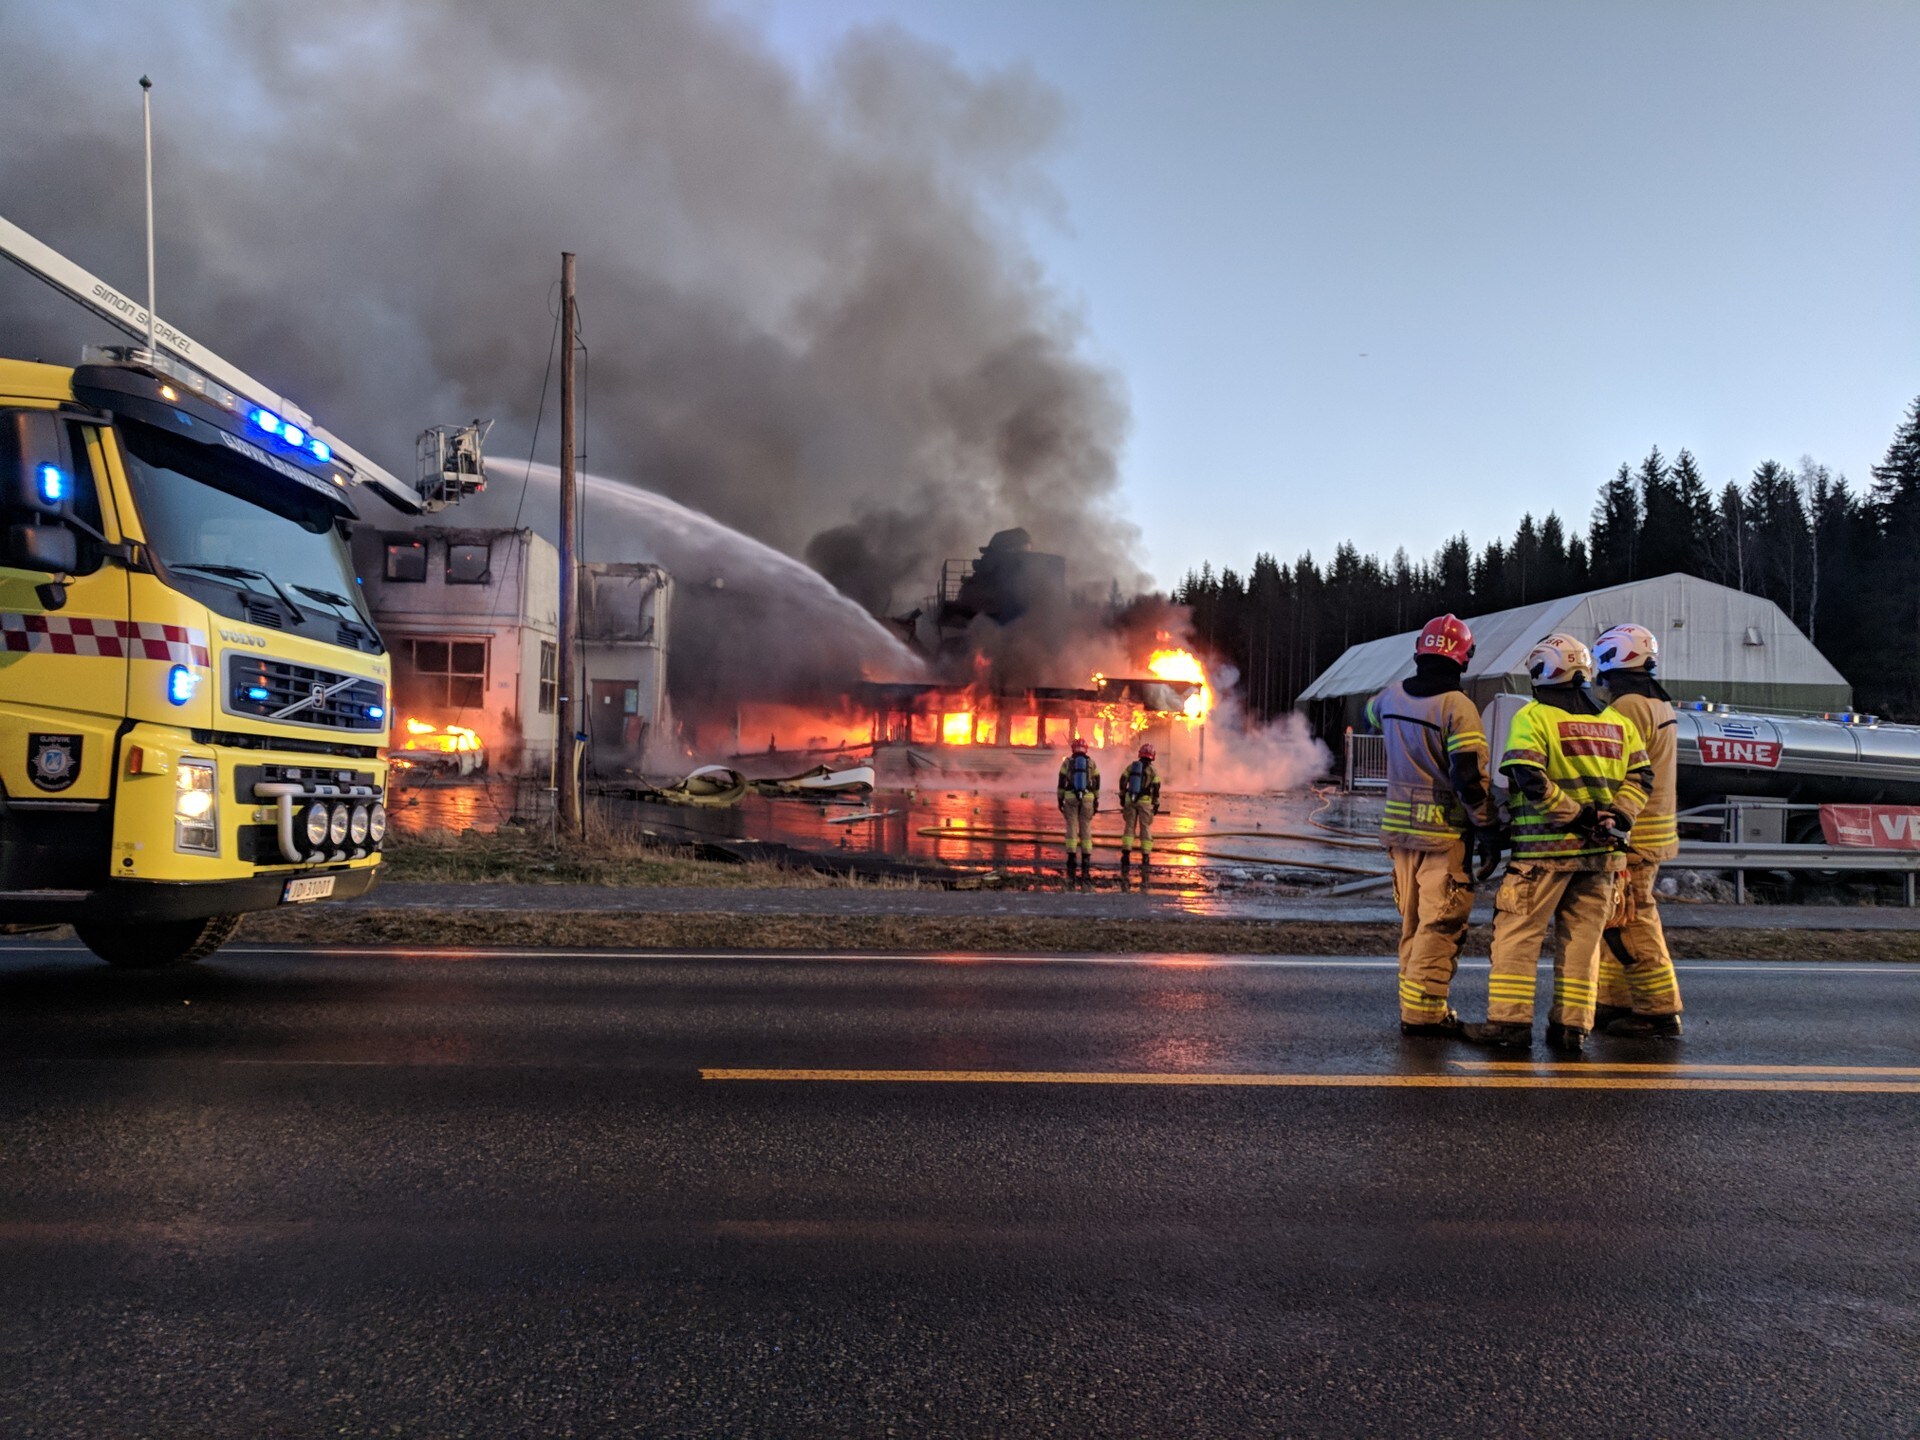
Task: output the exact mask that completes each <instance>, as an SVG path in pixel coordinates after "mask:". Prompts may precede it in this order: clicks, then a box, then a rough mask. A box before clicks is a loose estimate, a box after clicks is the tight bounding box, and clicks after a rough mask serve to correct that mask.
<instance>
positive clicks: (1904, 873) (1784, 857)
mask: <svg viewBox="0 0 1920 1440" xmlns="http://www.w3.org/2000/svg"><path fill="white" fill-rule="evenodd" d="M1356 740H1359V741H1367V740H1372V741H1374V742H1376V745H1378V746H1379V748H1380V772H1381V778H1380V779H1379V780H1378V781H1370V780H1369V779H1368V777H1367V775H1366V763H1367V762H1366V759H1365V755H1364V751H1363V752H1362V758H1361V760H1360V763H1359V764H1358V765H1356V763H1355V746H1354V743H1353V742H1354V741H1356ZM1346 774H1347V789H1349V790H1354V789H1369V788H1377V786H1378V785H1384V783H1385V747H1384V742H1383V741H1381V737H1380V736H1378V735H1354V734H1352V733H1349V734H1348V735H1347V769H1346ZM1819 810H1820V807H1819V806H1818V805H1789V804H1785V803H1783V802H1781V801H1777V800H1776V801H1765V802H1760V801H1741V800H1730V801H1726V802H1724V803H1722V804H1717V805H1700V806H1696V807H1695V808H1693V809H1691V810H1683V811H1682V812H1681V813H1680V815H1679V817H1678V818H1679V820H1680V823H1681V825H1683V826H1691V827H1693V828H1696V829H1697V828H1701V827H1708V826H1710V827H1713V828H1715V829H1717V830H1718V831H1719V832H1720V836H1721V838H1717V839H1713V840H1686V839H1683V840H1682V841H1681V842H1680V853H1679V854H1678V855H1677V856H1675V857H1674V858H1673V859H1671V860H1663V861H1661V862H1660V868H1661V869H1662V870H1705V871H1713V872H1716V873H1720V874H1729V873H1730V874H1731V875H1732V876H1733V897H1734V902H1735V903H1736V904H1740V905H1744V904H1746V903H1747V874H1748V872H1749V871H1761V872H1763V873H1764V872H1769V871H1771V872H1773V873H1775V874H1779V873H1782V872H1784V873H1787V874H1796V873H1797V874H1808V873H1815V874H1818V873H1826V872H1832V873H1835V874H1839V873H1849V874H1876V875H1889V874H1892V875H1898V876H1900V879H1901V889H1902V893H1903V898H1904V900H1905V902H1906V904H1907V906H1908V907H1909V908H1913V907H1916V906H1920V850H1869V849H1865V848H1863V847H1861V846H1857V845H1827V844H1788V843H1787V842H1786V841H1784V840H1780V841H1775V840H1751V839H1749V840H1741V839H1728V838H1725V837H1727V836H1739V835H1741V834H1743V833H1750V832H1751V831H1752V830H1755V829H1758V830H1761V831H1762V832H1766V831H1768V830H1783V829H1784V820H1785V817H1786V815H1787V814H1788V813H1791V812H1795V811H1798V812H1801V813H1809V812H1812V813H1818V811H1819ZM1761 811H1768V812H1774V813H1772V814H1768V815H1756V814H1755V813H1754V812H1761ZM1772 820H1779V821H1781V822H1782V824H1781V825H1779V826H1772V825H1769V824H1768V823H1766V822H1768V821H1772ZM1756 821H1758V822H1760V823H1757V824H1756V823H1755V822H1756ZM1391 879H1392V877H1391V876H1385V877H1380V878H1369V879H1365V880H1354V881H1348V882H1347V883H1345V884H1342V885H1336V886H1334V887H1333V889H1332V890H1331V891H1329V892H1328V893H1330V894H1334V895H1348V894H1355V893H1359V892H1363V891H1368V890H1375V889H1381V890H1384V889H1385V888H1386V887H1387V886H1388V884H1390V883H1391Z"/></svg>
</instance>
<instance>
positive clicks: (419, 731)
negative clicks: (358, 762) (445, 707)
mask: <svg viewBox="0 0 1920 1440" xmlns="http://www.w3.org/2000/svg"><path fill="white" fill-rule="evenodd" d="M403 723H404V724H405V726H406V731H407V738H406V740H405V742H404V743H402V744H400V745H398V746H396V747H395V748H396V749H398V750H400V751H403V752H404V751H408V750H411V751H414V752H415V753H420V752H423V751H435V752H438V753H439V754H442V755H458V754H460V753H461V752H462V751H474V750H478V749H480V737H479V735H478V734H476V733H475V732H474V731H472V730H469V729H467V727H466V726H464V725H448V726H447V727H445V728H444V729H442V728H441V727H440V726H437V725H429V724H428V723H427V722H426V721H424V720H418V719H415V718H413V717H412V716H409V717H408V718H407V719H406V721H405V722H403Z"/></svg>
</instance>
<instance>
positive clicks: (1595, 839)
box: [1465, 635, 1654, 1051]
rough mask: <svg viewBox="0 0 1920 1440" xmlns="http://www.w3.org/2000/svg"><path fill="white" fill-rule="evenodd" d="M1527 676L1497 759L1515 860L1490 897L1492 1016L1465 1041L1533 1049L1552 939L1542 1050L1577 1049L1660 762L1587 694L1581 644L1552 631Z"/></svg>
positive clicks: (1588, 664) (1633, 731)
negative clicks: (1527, 691)
mask: <svg viewBox="0 0 1920 1440" xmlns="http://www.w3.org/2000/svg"><path fill="white" fill-rule="evenodd" d="M1527 673H1528V674H1529V675H1530V676H1531V677H1532V679H1533V700H1532V702H1531V703H1530V704H1527V705H1524V706H1522V707H1521V709H1520V711H1519V713H1518V714H1516V715H1515V716H1514V717H1513V728H1512V729H1511V730H1510V731H1509V732H1508V735H1507V749H1506V754H1505V755H1503V756H1502V757H1501V760H1500V769H1501V773H1503V774H1504V775H1505V776H1506V777H1507V782H1508V784H1509V785H1510V786H1511V787H1512V792H1511V798H1510V800H1509V802H1508V803H1509V807H1510V809H1511V810H1512V813H1513V859H1512V861H1511V863H1510V864H1509V865H1508V866H1507V874H1506V878H1505V879H1504V880H1502V881H1501V882H1500V890H1499V893H1498V894H1497V895H1496V896H1495V897H1494V904H1493V949H1492V962H1493V963H1492V966H1491V970H1490V973H1489V975H1488V978H1487V1021H1486V1023H1485V1024H1484V1025H1469V1026H1467V1027H1466V1030H1465V1037H1466V1038H1467V1039H1468V1040H1471V1041H1473V1042H1474V1043H1475V1044H1479V1045H1500V1046H1510V1047H1513V1048H1516V1049H1520V1048H1525V1047H1527V1046H1529V1045H1531V1044H1532V1043H1533V992H1534V976H1535V972H1536V970H1537V969H1538V967H1539V964H1540V951H1541V948H1542V947H1543V946H1544V944H1545V943H1546V941H1547V939H1548V937H1549V936H1550V935H1551V936H1552V938H1553V941H1554V953H1553V1008H1552V1009H1551V1010H1550V1011H1549V1012H1548V1014H1547V1044H1549V1045H1550V1046H1553V1047H1554V1048H1555V1049H1559V1050H1567V1051H1578V1050H1580V1049H1582V1048H1583V1047H1584V1046H1585V1044H1586V1039H1587V1035H1588V1033H1589V1032H1590V1031H1591V1030H1592V1029H1593V1014H1594V990H1595V983H1596V979H1597V977H1598V974H1599V969H1600V948H1601V944H1602V940H1601V933H1602V931H1604V930H1605V928H1606V925H1607V921H1608V920H1609V918H1610V917H1611V916H1612V914H1613V905H1614V895H1615V889H1616V885H1617V882H1618V877H1619V876H1620V874H1621V872H1622V871H1623V870H1624V868H1625V866H1626V860H1625V856H1624V854H1623V852H1624V851H1625V850H1626V848H1627V846H1628V845H1629V844H1630V843H1631V842H1630V841H1629V840H1628V838H1627V837H1628V835H1629V833H1630V831H1631V828H1632V826H1633V823H1634V820H1635V818H1636V817H1637V816H1638V815H1639V814H1640V812H1641V811H1642V810H1644V809H1645V808H1646V805H1647V800H1648V798H1649V796H1650V795H1651V794H1652V791H1653V783H1654V781H1653V765H1652V762H1651V761H1650V760H1649V759H1648V758H1647V749H1646V745H1645V743H1644V742H1643V741H1642V740H1641V738H1640V731H1639V729H1638V728H1637V727H1636V726H1635V725H1634V723H1633V722H1632V721H1631V720H1629V719H1628V718H1627V717H1626V716H1624V715H1622V714H1621V713H1620V712H1619V711H1618V710H1615V709H1613V708H1611V707H1610V706H1607V705H1603V704H1601V703H1600V702H1599V701H1597V700H1595V699H1594V698H1593V696H1592V695H1590V694H1589V693H1588V692H1587V689H1586V683H1587V681H1589V680H1591V679H1592V678H1593V656H1592V655H1591V654H1590V653H1589V652H1588V650H1587V647H1586V646H1584V645H1582V644H1581V643H1580V642H1579V641H1578V640H1576V639H1574V638H1573V637H1572V636H1571V635H1549V636H1547V638H1546V639H1544V640H1542V641H1541V642H1540V643H1539V644H1538V645H1536V646H1534V647H1533V650H1532V652H1531V653H1530V654H1528V656H1527Z"/></svg>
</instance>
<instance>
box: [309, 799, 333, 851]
mask: <svg viewBox="0 0 1920 1440" xmlns="http://www.w3.org/2000/svg"><path fill="white" fill-rule="evenodd" d="M331 823H332V817H331V816H330V815H328V814H327V807H326V806H324V805H310V806H308V807H307V844H309V845H311V846H313V847H314V849H316V850H317V849H319V848H320V847H321V846H322V845H324V844H326V843H327V827H328V825H329V824H331Z"/></svg>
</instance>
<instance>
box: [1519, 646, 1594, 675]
mask: <svg viewBox="0 0 1920 1440" xmlns="http://www.w3.org/2000/svg"><path fill="white" fill-rule="evenodd" d="M1527 674H1528V675H1529V676H1531V677H1532V679H1533V683H1534V684H1536V685H1577V684H1579V683H1580V682H1581V681H1583V680H1591V679H1592V678H1593V654H1592V652H1591V651H1589V650H1588V649H1587V647H1586V646H1584V645H1582V644H1581V643H1580V642H1579V641H1578V640H1576V639H1574V638H1573V636H1571V635H1561V634H1553V635H1549V636H1547V638H1546V639H1544V640H1542V641H1541V642H1540V643H1539V644H1538V645H1536V646H1534V647H1533V649H1531V650H1529V651H1528V652H1527Z"/></svg>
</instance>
